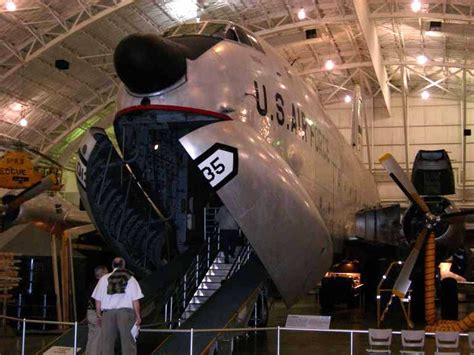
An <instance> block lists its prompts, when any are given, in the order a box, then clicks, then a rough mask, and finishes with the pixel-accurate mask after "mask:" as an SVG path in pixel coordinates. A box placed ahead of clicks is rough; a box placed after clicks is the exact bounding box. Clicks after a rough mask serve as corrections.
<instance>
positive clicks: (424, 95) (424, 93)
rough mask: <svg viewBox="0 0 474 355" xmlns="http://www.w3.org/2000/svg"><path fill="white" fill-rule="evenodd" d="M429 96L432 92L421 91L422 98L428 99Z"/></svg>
mask: <svg viewBox="0 0 474 355" xmlns="http://www.w3.org/2000/svg"><path fill="white" fill-rule="evenodd" d="M429 97H430V93H429V92H428V91H423V92H422V93H421V98H422V99H423V100H428V99H429Z"/></svg>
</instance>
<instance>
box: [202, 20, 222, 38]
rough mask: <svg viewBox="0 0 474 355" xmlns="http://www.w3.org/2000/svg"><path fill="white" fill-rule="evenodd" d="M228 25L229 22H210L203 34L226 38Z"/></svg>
mask: <svg viewBox="0 0 474 355" xmlns="http://www.w3.org/2000/svg"><path fill="white" fill-rule="evenodd" d="M226 27H227V24H225V23H213V22H208V23H207V24H206V27H204V30H203V31H202V33H201V34H202V35H205V36H211V37H220V38H225V29H226Z"/></svg>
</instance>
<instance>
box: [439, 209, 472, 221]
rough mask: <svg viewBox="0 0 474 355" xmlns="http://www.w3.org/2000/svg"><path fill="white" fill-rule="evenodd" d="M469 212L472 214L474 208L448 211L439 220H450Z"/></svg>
mask: <svg viewBox="0 0 474 355" xmlns="http://www.w3.org/2000/svg"><path fill="white" fill-rule="evenodd" d="M470 214H474V209H471V210H465V211H461V212H453V213H449V214H444V215H442V216H441V220H442V221H448V222H452V220H453V219H458V218H460V217H464V216H467V215H470ZM456 222H458V221H456Z"/></svg>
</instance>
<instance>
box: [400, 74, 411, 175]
mask: <svg viewBox="0 0 474 355" xmlns="http://www.w3.org/2000/svg"><path fill="white" fill-rule="evenodd" d="M400 69H401V72H402V80H403V84H402V106H403V107H402V109H403V138H404V141H405V171H406V173H407V175H408V176H410V160H409V141H408V126H409V123H408V80H407V73H406V68H405V67H404V66H403V65H402V66H401V67H400Z"/></svg>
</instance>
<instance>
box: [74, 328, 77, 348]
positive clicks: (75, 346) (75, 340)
mask: <svg viewBox="0 0 474 355" xmlns="http://www.w3.org/2000/svg"><path fill="white" fill-rule="evenodd" d="M76 354H77V321H76V322H74V355H76Z"/></svg>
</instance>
